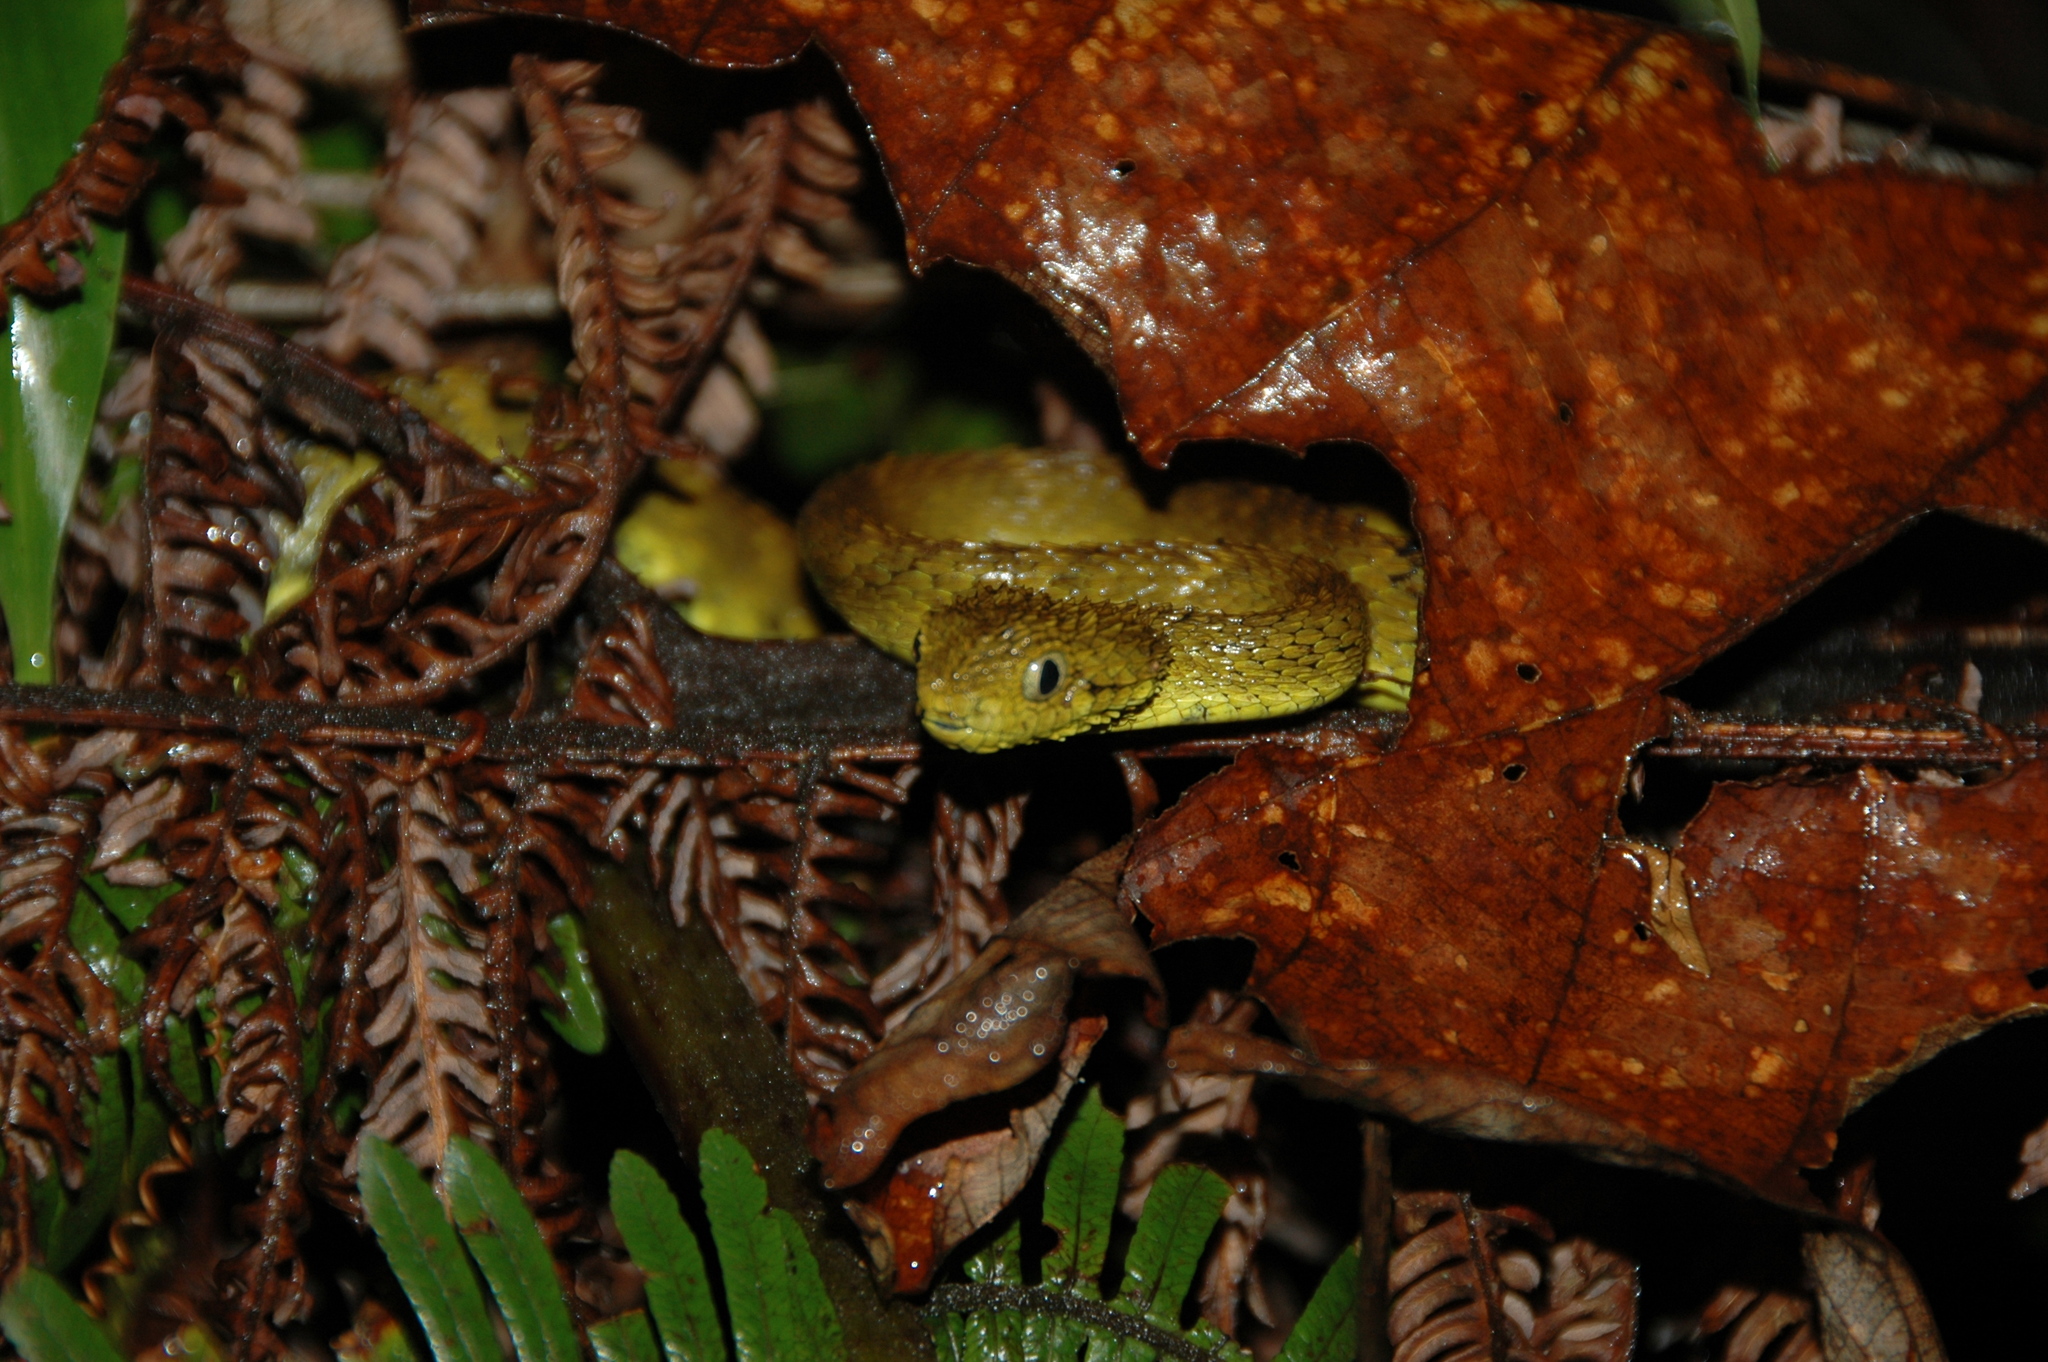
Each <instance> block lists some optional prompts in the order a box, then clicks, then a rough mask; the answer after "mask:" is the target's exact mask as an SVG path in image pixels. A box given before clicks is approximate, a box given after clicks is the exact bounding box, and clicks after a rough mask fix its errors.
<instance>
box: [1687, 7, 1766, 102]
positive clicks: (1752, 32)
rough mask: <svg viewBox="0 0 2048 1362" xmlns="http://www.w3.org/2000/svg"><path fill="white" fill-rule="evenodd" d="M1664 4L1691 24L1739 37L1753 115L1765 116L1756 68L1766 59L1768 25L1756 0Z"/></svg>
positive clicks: (1737, 42)
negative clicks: (1758, 9) (1765, 48)
mask: <svg viewBox="0 0 2048 1362" xmlns="http://www.w3.org/2000/svg"><path fill="white" fill-rule="evenodd" d="M1664 7H1665V8H1666V9H1668V10H1670V11H1671V14H1672V17H1673V18H1675V19H1677V20H1678V22H1679V23H1681V24H1684V25H1685V26H1686V27H1687V28H1697V29H1704V30H1706V31H1707V32H1709V33H1722V34H1726V35H1727V36H1728V37H1730V38H1733V39H1734V40H1735V53H1736V55H1737V56H1738V57H1740V58H1741V59H1742V88H1743V93H1744V94H1746V95H1747V96H1748V97H1749V112H1750V116H1751V117H1753V118H1761V117H1762V116H1763V110H1762V109H1761V108H1759V107H1758V105H1757V97H1756V72H1757V66H1758V64H1759V63H1760V62H1761V61H1762V60H1763V52H1764V25H1763V20H1762V19H1760V18H1759V17H1758V16H1757V8H1756V0H1664Z"/></svg>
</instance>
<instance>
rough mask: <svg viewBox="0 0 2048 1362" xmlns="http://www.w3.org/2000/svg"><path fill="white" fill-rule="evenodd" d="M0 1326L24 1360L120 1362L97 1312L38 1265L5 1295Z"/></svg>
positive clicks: (1, 1300)
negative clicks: (95, 1317) (88, 1309)
mask: <svg viewBox="0 0 2048 1362" xmlns="http://www.w3.org/2000/svg"><path fill="white" fill-rule="evenodd" d="M0 1330H4V1331H5V1332H6V1334H7V1341H8V1342H10V1343H12V1344H13V1345H14V1347H15V1350H16V1351H17V1352H19V1353H20V1354H21V1356H22V1362H121V1355H120V1354H119V1353H118V1352H116V1351H115V1350H114V1345H113V1344H112V1343H110V1342H109V1341H108V1340H107V1336H106V1335H105V1334H103V1333H101V1332H100V1326H99V1325H98V1324H97V1323H95V1322H94V1321H93V1318H92V1316H90V1315H88V1314H86V1313H85V1310H84V1309H83V1308H82V1307H81V1306H80V1305H79V1304H78V1302H77V1301H75V1300H73V1299H71V1293H70V1292H68V1291H66V1290H65V1289H64V1287H63V1285H62V1284H61V1283H59V1282H58V1280H57V1279H56V1278H55V1277H52V1276H51V1275H50V1274H49V1273H47V1272H44V1271H41V1270H40V1269H38V1268H33V1267H30V1268H24V1269H22V1271H21V1274H20V1275H19V1276H18V1277H16V1278H15V1279H14V1281H13V1282H12V1283H11V1284H9V1286H8V1288H7V1291H6V1294H5V1295H0Z"/></svg>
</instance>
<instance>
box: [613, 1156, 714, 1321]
mask: <svg viewBox="0 0 2048 1362" xmlns="http://www.w3.org/2000/svg"><path fill="white" fill-rule="evenodd" d="M611 1206H612V1218H613V1219H614V1220H615V1221H617V1223H618V1227H619V1237H620V1238H621V1239H623V1240H624V1241H625V1244H626V1251H627V1253H629V1254H630V1255H632V1258H633V1261H634V1263H635V1265H637V1266H638V1267H639V1269H640V1271H641V1272H642V1273H643V1274H645V1276H646V1290H647V1307H648V1309H649V1310H650V1311H651V1312H652V1313H653V1315H654V1322H655V1324H656V1325H658V1326H659V1327H660V1330H661V1347H662V1354H663V1356H664V1357H665V1358H666V1359H667V1362H725V1359H726V1348H725V1329H724V1327H723V1326H722V1325H720V1324H719V1322H718V1307H717V1306H716V1305H714V1304H713V1303H712V1299H711V1278H710V1275H709V1274H708V1273H707V1272H706V1271H705V1269H704V1255H703V1253H702V1251H701V1250H700V1249H699V1248H698V1246H697V1236H696V1235H695V1234H693V1233H691V1231H690V1227H689V1226H688V1225H687V1224H685V1223H684V1221H683V1216H682V1210H681V1208H680V1207H679V1206H678V1205H677V1203H676V1196H675V1193H674V1192H671V1191H670V1190H669V1188H668V1184H667V1183H665V1182H663V1181H662V1180H661V1175H660V1174H658V1173H656V1172H655V1171H654V1168H653V1166H652V1165H651V1164H649V1163H648V1162H647V1160H645V1159H643V1158H641V1157H640V1156H639V1155H638V1154H635V1153H633V1152H632V1151H631V1150H629V1149H621V1150H620V1151H618V1153H616V1154H614V1155H613V1156H612V1172H611ZM595 1341H596V1339H595V1331H593V1334H592V1342H593V1343H594V1342H595Z"/></svg>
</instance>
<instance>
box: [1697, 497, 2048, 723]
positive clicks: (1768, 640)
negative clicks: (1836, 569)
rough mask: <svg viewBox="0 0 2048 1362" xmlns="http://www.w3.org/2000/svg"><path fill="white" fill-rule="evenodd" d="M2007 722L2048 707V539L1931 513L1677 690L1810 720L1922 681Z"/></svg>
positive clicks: (1709, 704)
mask: <svg viewBox="0 0 2048 1362" xmlns="http://www.w3.org/2000/svg"><path fill="white" fill-rule="evenodd" d="M1966 664H1974V665H1975V666H1976V668H1977V674H1978V677H1979V678H1980V683H1979V684H1981V691H1980V692H1979V693H1978V695H1977V697H1976V698H1977V699H1978V712H1979V713H1980V714H1982V715H1983V716H1984V718H1985V719H1987V720H1988V721H1990V722H1991V723H1994V724H1997V725H1998V726H1999V727H2001V728H2014V727H2022V726H2026V725H2029V724H2031V723H2032V722H2033V721H2034V716H2036V715H2038V714H2040V713H2041V712H2042V711H2043V710H2048V665H2044V664H2048V545H2044V544H2042V543H2041V542H2039V541H2038V540H2034V539H2030V538H2028V537H2027V536H2025V535H2022V534H2019V533H2016V532H2014V531H2011V530H2002V529H1997V528H1994V527H1992V526H1989V525H1982V524H1979V523H1977V522H1975V521H1972V520H1966V519H1964V518H1963V517H1961V516H1955V515H1931V516H1928V517H1927V518H1926V519H1924V520H1922V521H1920V522H1919V523H1917V524H1915V525H1913V526H1912V527H1911V528H1909V529H1907V530H1905V531H1903V532H1902V533H1900V534H1899V536H1898V537H1897V538H1895V539H1893V540H1892V542H1891V543H1889V544H1887V545H1886V546H1885V547H1884V548H1882V549H1880V550H1878V551H1877V552H1876V553H1874V554H1872V555H1871V556H1870V557H1869V558H1867V559H1865V560H1864V561H1863V562H1861V563H1859V564H1857V565H1856V566H1855V567H1853V568H1850V569H1849V570H1848V571H1846V572H1844V573H1841V574H1840V575H1839V576H1836V577H1835V578H1833V579H1832V580H1830V581H1828V582H1826V583H1824V584H1822V585H1821V586H1820V587H1819V589H1817V590H1816V591H1814V593H1813V594H1812V595H1810V596H1808V597H1807V598H1806V599H1805V600H1803V601H1800V602H1799V603H1798V604H1797V605H1795V606H1793V607H1792V608H1791V609H1790V610H1788V611H1786V612H1785V614H1783V615H1781V616H1780V617H1779V618H1778V619H1776V620H1774V621H1772V622H1771V623H1770V624H1767V625H1765V626H1764V627H1763V628H1761V629H1759V630H1757V631H1756V633H1754V634H1752V635H1750V637H1748V638H1747V639H1744V640H1743V641H1742V642H1741V643H1739V644H1737V645H1736V646H1735V647H1733V648H1730V649H1729V650H1728V651H1727V652H1725V653H1722V654H1721V655H1720V656H1719V657H1716V658H1714V659H1713V660H1712V661H1710V662H1708V663H1707V664H1706V665H1705V666H1704V667H1701V668H1700V669H1699V671H1697V672H1695V673H1694V674H1693V675H1692V676H1691V677H1690V678H1689V679H1687V680H1686V681H1684V682H1682V683H1680V684H1679V685H1677V686H1674V687H1673V688H1672V694H1674V695H1676V696H1677V697H1678V698H1679V699H1681V700H1683V701H1685V702H1686V703H1687V704H1689V705H1691V706H1693V707H1694V708H1695V709H1701V710H1722V711H1732V712H1736V713H1742V714H1748V715H1754V716H1756V717H1758V718H1764V719H1779V718H1783V719H1804V718H1807V717H1809V716H1811V715H1816V714H1826V713H1828V712H1830V711H1833V710H1836V709H1837V708H1838V707H1839V706H1841V705H1843V704H1847V703H1852V702H1856V701H1863V700H1873V699H1877V698H1879V697H1887V696H1897V695H1901V694H1903V693H1905V692H1907V691H1908V690H1910V689H1917V690H1918V691H1919V693H1920V694H1921V695H1924V696H1925V697H1927V698H1929V699H1933V700H1937V701H1940V702H1943V703H1954V702H1956V701H1957V700H1960V699H1963V698H1965V696H1964V686H1965V683H1966Z"/></svg>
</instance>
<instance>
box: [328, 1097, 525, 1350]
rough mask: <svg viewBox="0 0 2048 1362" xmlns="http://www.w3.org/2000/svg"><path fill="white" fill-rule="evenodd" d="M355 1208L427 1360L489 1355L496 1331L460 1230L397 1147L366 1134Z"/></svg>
mask: <svg viewBox="0 0 2048 1362" xmlns="http://www.w3.org/2000/svg"><path fill="white" fill-rule="evenodd" d="M357 1151H358V1153H357V1160H358V1163H357V1171H356V1186H357V1189H358V1190H359V1191H360V1192H361V1193H362V1197H363V1215H364V1218H366V1219H367V1220H368V1221H369V1222H370V1229H371V1230H372V1231H373V1232H374V1233H375V1234H376V1236H377V1245H378V1247H379V1248H382V1249H383V1250H384V1257H385V1258H386V1259H387V1260H388V1261H389V1262H390V1264H391V1270H392V1272H393V1273H395V1274H396V1275H397V1277H398V1283H399V1285H400V1286H402V1287H404V1288H405V1294H406V1296H407V1298H408V1299H410V1300H411V1301H412V1308H413V1311H414V1312H415V1313H416V1314H417V1315H418V1316H419V1320H420V1329H421V1331H422V1332H424V1333H425V1334H426V1336H427V1346H428V1347H430V1348H432V1349H433V1351H434V1359H435V1362H494V1360H495V1359H496V1358H497V1357H498V1356H499V1353H498V1341H497V1336H496V1334H494V1333H493V1332H492V1330H491V1320H490V1316H489V1314H487V1313H486V1312H485V1310H484V1298H483V1293H482V1292H481V1291H480V1290H478V1289H477V1284H476V1274H475V1273H474V1272H472V1271H470V1267H469V1260H468V1259H467V1258H465V1257H464V1256H463V1253H462V1241H461V1236H460V1235H458V1234H457V1233H456V1230H455V1226H454V1225H453V1224H451V1223H450V1222H449V1220H448V1215H447V1213H446V1212H445V1211H443V1210H442V1209H441V1202H440V1200H439V1198H437V1197H436V1196H435V1195H434V1193H433V1191H432V1190H431V1189H430V1188H428V1186H427V1184H426V1183H425V1182H423V1181H422V1180H421V1179H420V1172H419V1170H418V1169H417V1168H415V1167H413V1165H412V1160H410V1159H408V1158H406V1156H405V1153H404V1151H403V1150H400V1149H399V1148H398V1147H397V1146H395V1145H391V1144H387V1143H386V1142H384V1141H383V1140H380V1139H378V1138H377V1137H376V1136H374V1135H365V1136H363V1137H362V1140H361V1141H360V1143H359V1144H358V1145H357Z"/></svg>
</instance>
